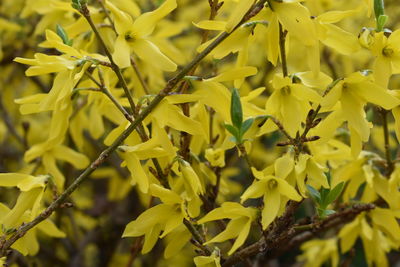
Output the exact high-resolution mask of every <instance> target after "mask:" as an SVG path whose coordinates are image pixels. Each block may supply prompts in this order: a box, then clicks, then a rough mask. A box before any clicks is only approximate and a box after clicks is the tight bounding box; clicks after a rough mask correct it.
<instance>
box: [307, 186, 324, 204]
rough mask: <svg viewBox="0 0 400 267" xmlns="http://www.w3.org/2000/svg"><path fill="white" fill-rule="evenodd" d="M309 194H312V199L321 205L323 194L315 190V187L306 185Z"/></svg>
mask: <svg viewBox="0 0 400 267" xmlns="http://www.w3.org/2000/svg"><path fill="white" fill-rule="evenodd" d="M306 187H307V190H308V193H309V194H310V196H311V198H312V199H313V200H314V201H315V202H316V203H318V204H319V203H321V194H320V193H319V192H318V191H317V189H315V188H314V187H312V186H311V185H309V184H307V185H306Z"/></svg>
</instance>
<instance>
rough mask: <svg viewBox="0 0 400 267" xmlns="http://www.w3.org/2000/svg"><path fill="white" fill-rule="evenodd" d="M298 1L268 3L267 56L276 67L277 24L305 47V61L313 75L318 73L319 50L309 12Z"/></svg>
mask: <svg viewBox="0 0 400 267" xmlns="http://www.w3.org/2000/svg"><path fill="white" fill-rule="evenodd" d="M299 2H300V1H298V0H295V1H276V0H271V1H268V3H269V8H270V10H269V11H268V15H267V16H268V19H267V20H268V21H269V24H268V30H267V55H268V60H269V61H270V62H271V63H272V64H274V65H276V62H277V59H278V56H280V51H279V39H280V37H279V23H280V24H281V25H282V26H283V29H285V30H287V31H288V34H289V35H290V36H293V37H295V38H296V39H298V40H299V41H300V42H301V43H302V44H303V45H305V46H306V53H307V55H306V57H305V58H306V60H307V62H308V64H309V66H310V68H311V70H312V71H313V73H314V74H318V73H319V68H320V66H319V65H320V62H319V49H318V38H317V31H316V27H315V25H314V23H313V21H312V20H311V14H310V11H309V10H308V9H307V8H306V7H305V6H303V5H302V4H300V3H299Z"/></svg>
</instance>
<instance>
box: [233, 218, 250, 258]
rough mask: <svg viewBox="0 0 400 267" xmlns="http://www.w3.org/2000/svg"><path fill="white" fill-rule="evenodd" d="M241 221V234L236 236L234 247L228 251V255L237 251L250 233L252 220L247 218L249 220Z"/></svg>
mask: <svg viewBox="0 0 400 267" xmlns="http://www.w3.org/2000/svg"><path fill="white" fill-rule="evenodd" d="M241 223H242V225H241V229H240V232H239V235H238V237H237V238H236V240H235V243H233V245H232V248H231V249H230V250H229V251H228V255H232V253H233V252H235V251H236V250H237V249H238V248H240V247H241V246H242V245H243V244H244V242H245V241H246V239H247V236H248V235H249V232H250V227H251V220H249V219H247V222H245V223H243V222H241ZM243 224H244V225H243Z"/></svg>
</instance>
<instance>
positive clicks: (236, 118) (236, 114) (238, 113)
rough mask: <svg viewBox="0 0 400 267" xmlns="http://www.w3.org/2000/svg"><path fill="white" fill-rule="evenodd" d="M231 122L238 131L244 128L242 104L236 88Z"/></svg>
mask: <svg viewBox="0 0 400 267" xmlns="http://www.w3.org/2000/svg"><path fill="white" fill-rule="evenodd" d="M231 120H232V124H233V126H235V127H236V128H237V129H241V128H242V122H243V111H242V104H241V103H240V95H239V91H238V90H237V89H236V88H233V90H232V97H231Z"/></svg>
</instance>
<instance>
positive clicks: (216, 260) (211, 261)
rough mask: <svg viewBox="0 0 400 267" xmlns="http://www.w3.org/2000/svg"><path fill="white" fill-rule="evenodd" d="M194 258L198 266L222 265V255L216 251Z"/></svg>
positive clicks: (214, 266)
mask: <svg viewBox="0 0 400 267" xmlns="http://www.w3.org/2000/svg"><path fill="white" fill-rule="evenodd" d="M193 260H194V264H196V267H221V263H220V257H219V256H218V255H217V254H216V253H213V254H211V256H197V257H195V258H194V259H193Z"/></svg>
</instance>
